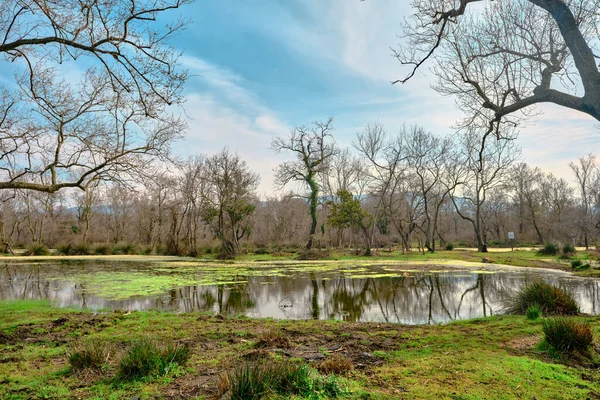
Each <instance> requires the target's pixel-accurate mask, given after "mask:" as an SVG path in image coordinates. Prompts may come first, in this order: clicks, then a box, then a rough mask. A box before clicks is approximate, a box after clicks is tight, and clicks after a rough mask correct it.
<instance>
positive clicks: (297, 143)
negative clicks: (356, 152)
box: [271, 118, 336, 249]
mask: <svg viewBox="0 0 600 400" xmlns="http://www.w3.org/2000/svg"><path fill="white" fill-rule="evenodd" d="M332 122H333V119H332V118H329V119H328V120H327V121H325V122H314V123H313V124H312V125H310V126H301V127H298V128H294V129H293V130H292V131H291V133H290V135H289V136H288V137H285V138H281V137H278V138H275V139H274V140H273V142H272V143H271V148H272V149H273V150H275V151H276V152H278V153H280V152H291V153H292V154H293V155H294V156H295V158H296V159H295V160H294V161H286V162H284V163H282V164H280V165H279V166H278V167H277V169H276V170H275V179H276V182H277V183H278V184H279V185H280V186H281V187H284V186H285V185H287V184H289V183H290V182H298V183H300V184H301V185H303V186H305V187H307V189H308V190H309V195H308V203H309V204H308V206H309V211H310V217H311V225H310V231H309V238H308V243H307V244H306V248H307V249H310V248H312V245H313V239H314V235H315V232H316V230H317V207H318V205H319V193H320V191H321V187H320V185H319V182H318V178H319V175H320V174H322V173H323V172H324V171H325V170H327V168H328V166H329V161H330V160H331V158H332V157H333V156H334V154H335V152H336V149H335V145H334V142H333V137H332V136H331V131H332V129H333V126H332Z"/></svg>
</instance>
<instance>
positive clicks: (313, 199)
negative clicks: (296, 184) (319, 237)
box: [306, 175, 319, 250]
mask: <svg viewBox="0 0 600 400" xmlns="http://www.w3.org/2000/svg"><path fill="white" fill-rule="evenodd" d="M306 182H307V183H308V186H309V187H310V203H309V210H310V218H311V219H312V221H311V224H310V232H309V237H308V243H306V248H307V249H309V250H310V249H311V248H312V246H313V238H314V236H315V232H316V231H317V205H318V201H319V198H318V197H319V186H318V185H317V182H315V178H314V175H309V176H308V177H307V178H306Z"/></svg>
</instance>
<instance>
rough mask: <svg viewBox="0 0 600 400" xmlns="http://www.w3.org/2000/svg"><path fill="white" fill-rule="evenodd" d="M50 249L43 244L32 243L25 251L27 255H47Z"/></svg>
mask: <svg viewBox="0 0 600 400" xmlns="http://www.w3.org/2000/svg"><path fill="white" fill-rule="evenodd" d="M48 254H50V251H49V250H48V248H47V247H46V246H44V245H43V244H31V245H30V246H29V247H28V248H27V250H26V251H25V255H27V256H47V255H48Z"/></svg>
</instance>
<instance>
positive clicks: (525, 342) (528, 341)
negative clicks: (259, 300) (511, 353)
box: [506, 335, 542, 352]
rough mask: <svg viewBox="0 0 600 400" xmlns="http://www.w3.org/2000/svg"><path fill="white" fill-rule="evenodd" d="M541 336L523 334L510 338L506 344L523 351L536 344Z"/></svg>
mask: <svg viewBox="0 0 600 400" xmlns="http://www.w3.org/2000/svg"><path fill="white" fill-rule="evenodd" d="M541 340H542V338H541V337H540V336H538V335H534V336H524V337H519V338H516V339H513V340H511V341H510V342H508V343H507V344H506V345H507V346H508V347H509V348H510V349H512V350H515V351H518V352H524V351H527V350H531V349H532V348H534V347H535V346H537V345H538V344H539V343H540V341H541Z"/></svg>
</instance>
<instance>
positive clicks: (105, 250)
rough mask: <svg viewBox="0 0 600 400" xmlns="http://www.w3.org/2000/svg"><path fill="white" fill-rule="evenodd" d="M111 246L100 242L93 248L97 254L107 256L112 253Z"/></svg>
mask: <svg viewBox="0 0 600 400" xmlns="http://www.w3.org/2000/svg"><path fill="white" fill-rule="evenodd" d="M112 251H113V250H112V247H111V246H109V245H107V244H100V245H98V246H96V248H95V249H94V254H98V255H101V256H107V255H110V254H112Z"/></svg>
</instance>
